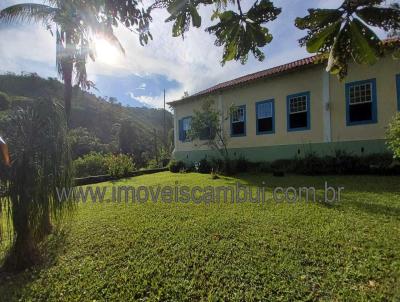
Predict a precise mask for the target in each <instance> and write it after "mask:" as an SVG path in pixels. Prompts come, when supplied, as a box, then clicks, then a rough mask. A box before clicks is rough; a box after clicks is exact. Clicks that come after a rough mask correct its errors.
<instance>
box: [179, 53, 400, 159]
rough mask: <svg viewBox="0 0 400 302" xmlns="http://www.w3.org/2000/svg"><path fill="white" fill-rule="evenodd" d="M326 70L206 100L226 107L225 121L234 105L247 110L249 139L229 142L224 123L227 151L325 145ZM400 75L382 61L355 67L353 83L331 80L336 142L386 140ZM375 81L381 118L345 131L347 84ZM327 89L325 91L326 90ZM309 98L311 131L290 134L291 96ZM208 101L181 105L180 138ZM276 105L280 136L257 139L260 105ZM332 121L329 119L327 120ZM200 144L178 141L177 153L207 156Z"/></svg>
mask: <svg viewBox="0 0 400 302" xmlns="http://www.w3.org/2000/svg"><path fill="white" fill-rule="evenodd" d="M324 69H325V67H324V66H323V65H315V66H311V67H308V68H306V69H302V70H300V71H295V72H291V73H287V74H282V75H279V76H275V77H271V78H268V79H263V80H259V81H256V82H252V83H248V84H244V85H243V86H240V87H236V88H233V89H229V90H225V91H222V92H220V93H217V94H213V95H210V96H207V97H208V98H212V99H213V100H214V101H215V106H216V107H218V106H219V103H218V102H219V100H221V102H222V110H223V112H224V114H225V115H226V114H227V113H228V110H229V107H230V106H231V105H236V106H240V105H246V136H242V137H230V120H229V119H227V120H226V121H225V122H224V129H225V132H226V134H227V137H228V140H227V145H228V148H251V147H264V146H265V147H267V146H278V145H296V144H301V145H306V144H309V143H323V142H326V134H325V137H324V105H323V97H324V96H323V93H324V87H323V85H324V84H323V82H324V81H323V77H324V76H327V74H326V72H325V70H324ZM399 73H400V61H395V60H393V59H392V58H391V57H387V58H385V59H382V60H381V61H380V62H378V63H377V64H376V65H374V66H372V67H370V66H358V65H350V68H349V74H348V77H347V78H346V79H345V81H343V82H340V81H339V80H338V79H337V78H336V77H335V76H328V78H327V81H326V84H329V87H328V88H329V90H328V92H329V93H328V95H329V108H330V109H329V110H330V117H331V123H330V125H331V129H330V134H331V140H332V142H340V141H353V140H354V141H358V140H372V139H383V138H384V136H385V127H386V126H387V125H388V123H389V121H390V120H391V119H392V117H393V115H394V114H395V112H397V93H396V79H395V78H396V77H395V75H396V74H399ZM372 78H376V81H377V112H378V123H376V124H364V125H358V126H347V125H346V98H345V84H346V83H347V82H354V81H360V80H366V79H372ZM325 89H326V87H325ZM301 92H310V107H311V112H310V119H311V124H310V130H304V131H293V132H288V131H287V108H286V107H287V105H286V98H287V96H288V95H291V94H297V93H301ZM204 99H205V98H204V97H202V98H196V99H193V100H188V101H184V102H182V103H179V104H177V105H176V106H175V108H174V114H175V129H176V132H177V137H178V120H179V119H181V118H183V117H187V116H192V115H193V111H194V110H195V109H200V107H201V103H202V101H204ZM269 99H274V100H275V133H274V134H264V135H257V133H256V107H255V104H256V102H259V101H263V100H269ZM328 115H329V114H328ZM203 144H204V143H202V142H199V141H194V142H181V141H179V139H176V140H175V146H176V147H175V151H191V150H207V149H208V147H207V146H204V145H203Z"/></svg>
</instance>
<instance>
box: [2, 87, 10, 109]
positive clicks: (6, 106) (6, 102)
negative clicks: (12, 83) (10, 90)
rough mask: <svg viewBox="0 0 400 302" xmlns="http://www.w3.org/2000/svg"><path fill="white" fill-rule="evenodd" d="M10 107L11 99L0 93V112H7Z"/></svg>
mask: <svg viewBox="0 0 400 302" xmlns="http://www.w3.org/2000/svg"><path fill="white" fill-rule="evenodd" d="M10 107H11V99H10V97H9V96H8V94H6V93H4V92H1V91H0V111H4V110H8V109H9V108H10Z"/></svg>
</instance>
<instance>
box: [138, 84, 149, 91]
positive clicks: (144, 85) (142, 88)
mask: <svg viewBox="0 0 400 302" xmlns="http://www.w3.org/2000/svg"><path fill="white" fill-rule="evenodd" d="M146 86H147V85H146V83H142V84H140V85H139V87H136V89H137V90H145V89H146Z"/></svg>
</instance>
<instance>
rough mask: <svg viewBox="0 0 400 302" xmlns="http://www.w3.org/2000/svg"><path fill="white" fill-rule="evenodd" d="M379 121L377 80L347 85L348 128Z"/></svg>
mask: <svg viewBox="0 0 400 302" xmlns="http://www.w3.org/2000/svg"><path fill="white" fill-rule="evenodd" d="M377 121H378V116H377V98H376V79H370V80H365V81H358V82H351V83H347V84H346V122H347V126H354V125H363V124H372V123H376V122H377Z"/></svg>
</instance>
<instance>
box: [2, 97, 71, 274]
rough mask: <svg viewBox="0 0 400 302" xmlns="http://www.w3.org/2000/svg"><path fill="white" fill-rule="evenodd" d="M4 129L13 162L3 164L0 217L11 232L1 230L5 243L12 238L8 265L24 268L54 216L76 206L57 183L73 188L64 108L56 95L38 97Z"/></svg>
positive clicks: (14, 114)
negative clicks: (63, 197)
mask: <svg viewBox="0 0 400 302" xmlns="http://www.w3.org/2000/svg"><path fill="white" fill-rule="evenodd" d="M5 132H6V133H5V134H6V137H7V138H8V140H7V143H8V145H9V146H10V151H11V159H12V165H11V167H10V168H9V169H4V167H3V166H1V165H2V163H0V181H1V182H2V185H3V187H5V194H3V195H2V196H0V221H1V222H3V221H2V219H4V220H5V221H7V225H8V226H9V227H8V229H9V230H12V232H0V242H1V241H2V239H6V238H9V239H11V240H9V242H11V248H10V249H9V253H8V255H7V257H6V260H5V264H4V267H5V268H6V269H8V270H20V269H24V268H27V267H30V266H31V265H32V264H34V263H36V262H37V261H38V257H39V255H40V254H39V250H38V243H39V242H40V241H41V240H42V239H44V237H45V236H46V235H47V234H48V233H49V229H48V228H49V226H51V225H50V219H51V220H52V221H53V222H57V221H59V219H60V218H62V217H63V216H64V215H65V214H66V213H69V212H70V211H68V210H70V209H72V208H73V203H72V200H60V199H59V198H58V195H57V188H59V189H60V188H66V189H67V190H69V188H70V186H71V181H72V173H71V171H72V168H71V158H70V152H69V146H68V142H67V125H66V119H65V113H64V110H63V108H62V106H61V105H59V104H57V102H55V101H53V100H51V99H38V100H37V101H36V102H32V104H31V105H30V106H28V107H27V108H18V109H15V110H13V112H11V113H10V114H9V116H8V122H7V129H5ZM1 210H3V211H4V215H3V217H1V214H2V213H1ZM1 224H2V223H0V226H1ZM0 231H1V230H0Z"/></svg>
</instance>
